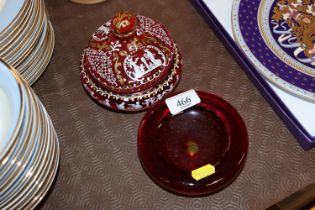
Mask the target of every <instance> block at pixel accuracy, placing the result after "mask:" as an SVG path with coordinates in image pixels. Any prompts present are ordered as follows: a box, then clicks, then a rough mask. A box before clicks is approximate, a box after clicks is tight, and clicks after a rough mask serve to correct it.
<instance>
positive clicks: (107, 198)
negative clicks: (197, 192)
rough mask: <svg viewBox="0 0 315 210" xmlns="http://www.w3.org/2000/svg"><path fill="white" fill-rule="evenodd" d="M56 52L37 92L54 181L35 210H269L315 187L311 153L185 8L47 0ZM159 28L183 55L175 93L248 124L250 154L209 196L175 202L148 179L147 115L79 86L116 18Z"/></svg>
mask: <svg viewBox="0 0 315 210" xmlns="http://www.w3.org/2000/svg"><path fill="white" fill-rule="evenodd" d="M46 6H47V8H48V11H49V15H50V19H51V21H52V24H53V27H54V30H55V36H56V45H55V51H54V54H53V57H52V60H51V63H50V65H49V66H48V68H47V70H46V72H45V73H44V74H43V75H42V77H41V78H40V79H39V80H38V81H37V82H36V83H35V85H34V86H33V88H34V90H35V92H36V93H37V94H38V96H39V98H40V99H41V100H42V102H43V104H44V105H45V107H46V109H47V111H48V112H49V114H50V116H51V119H52V121H53V123H54V126H55V128H56V131H57V133H58V136H59V141H60V148H61V161H60V167H59V171H58V174H57V177H56V181H55V183H54V185H53V186H52V188H51V190H50V191H49V192H48V194H47V195H46V197H45V199H44V200H43V202H41V204H40V206H39V209H76V210H80V209H220V210H221V209H264V208H266V207H268V206H270V205H272V204H273V203H275V202H277V201H279V200H281V199H283V198H285V197H286V196H288V195H290V194H291V193H293V192H295V191H297V190H299V189H301V188H303V187H304V186H306V185H308V184H310V183H312V182H314V177H315V150H314V149H313V150H310V151H307V152H305V151H303V149H302V148H301V147H300V146H299V145H298V143H297V141H296V139H295V138H294V137H293V136H292V134H291V133H290V132H289V131H288V129H287V128H286V127H285V125H284V124H283V122H282V121H281V120H280V119H279V118H278V116H277V114H276V113H275V112H274V111H273V110H272V109H271V107H270V106H269V104H268V103H267V102H266V101H265V99H264V98H263V97H262V96H261V94H260V93H259V91H258V90H257V89H256V88H255V86H254V85H253V84H252V83H251V81H249V79H248V77H247V76H246V74H245V73H244V72H243V71H242V69H241V68H240V67H239V66H238V65H237V63H236V62H235V61H234V60H233V58H232V57H231V56H230V54H229V53H228V52H227V50H226V49H225V48H224V46H223V45H222V43H221V42H220V41H219V40H218V38H217V37H216V36H215V35H214V33H213V32H212V30H211V29H210V28H209V27H208V25H207V24H206V22H205V21H204V20H203V19H202V17H201V16H200V15H199V14H198V12H197V11H196V9H195V8H194V7H193V6H192V4H191V2H189V1H188V0H180V1H179V0H143V1H139V0H128V1H127V0H108V1H106V2H104V3H100V4H96V5H79V4H74V3H71V2H70V1H69V0H58V1H55V0H46ZM120 11H129V12H131V13H134V14H141V15H146V16H149V17H151V18H153V19H156V20H158V21H160V22H161V23H163V24H164V25H165V26H166V27H167V28H168V30H169V31H170V32H171V35H172V37H173V38H174V39H175V41H176V42H177V44H178V46H179V48H180V50H181V52H182V56H183V76H182V79H181V81H180V83H179V86H178V87H177V90H188V89H191V88H194V89H198V90H203V91H208V92H211V93H214V94H217V95H219V96H221V97H222V98H224V99H225V100H227V101H228V102H230V103H231V104H232V105H233V106H234V107H235V108H236V109H237V110H238V111H239V113H240V114H241V116H242V117H243V119H244V121H245V123H246V125H247V129H248V133H249V152H248V158H247V161H246V165H245V168H244V170H243V171H242V173H241V174H240V176H239V177H238V178H237V179H236V180H235V181H234V182H233V183H232V184H231V185H230V186H228V187H226V188H225V189H223V190H222V191H220V192H218V193H215V194H212V195H209V196H204V197H197V198H191V197H183V196H178V195H174V194H172V193H170V192H168V191H165V190H164V189H162V188H160V187H159V186H157V185H156V184H155V183H154V182H153V181H152V180H151V179H150V178H149V177H148V176H147V174H146V173H145V172H144V170H143V168H142V167H141V164H140V161H139V159H138V155H137V130H138V127H139V123H140V121H141V118H142V117H143V115H144V112H140V113H136V114H123V113H116V112H112V111H109V110H107V109H105V108H103V107H101V106H100V105H97V104H96V103H94V101H93V100H92V99H91V98H90V97H89V96H88V95H87V94H86V92H85V90H84V89H83V87H82V86H81V83H80V79H79V71H80V68H79V66H80V59H81V54H82V50H83V48H84V47H86V46H87V43H88V41H89V39H90V37H91V34H92V33H93V32H94V31H95V30H96V28H97V27H99V26H100V25H101V24H103V23H105V22H106V21H107V20H109V19H110V18H111V17H112V16H113V15H115V13H116V12H120Z"/></svg>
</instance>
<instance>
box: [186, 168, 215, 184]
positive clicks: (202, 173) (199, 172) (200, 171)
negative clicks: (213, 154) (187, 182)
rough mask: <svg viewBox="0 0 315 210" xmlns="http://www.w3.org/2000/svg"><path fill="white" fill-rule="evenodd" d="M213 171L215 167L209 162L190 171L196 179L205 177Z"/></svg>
mask: <svg viewBox="0 0 315 210" xmlns="http://www.w3.org/2000/svg"><path fill="white" fill-rule="evenodd" d="M214 173H215V167H214V166H213V165H211V164H207V165H204V166H202V167H200V168H197V169H195V170H192V171H191V176H192V178H194V179H195V180H196V181H199V180H200V179H203V178H206V177H208V176H210V175H212V174H214Z"/></svg>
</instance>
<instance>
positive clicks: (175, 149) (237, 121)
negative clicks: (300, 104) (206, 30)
mask: <svg viewBox="0 0 315 210" xmlns="http://www.w3.org/2000/svg"><path fill="white" fill-rule="evenodd" d="M197 93H198V95H199V97H200V98H201V103H199V104H197V105H196V106H194V107H191V108H189V109H187V110H185V111H184V112H182V113H180V114H177V115H174V116H172V115H171V113H170V111H169V109H168V108H167V106H166V104H165V102H164V101H161V102H160V103H158V104H157V105H156V106H154V107H153V108H152V109H151V110H149V111H148V112H147V113H146V115H145V116H144V118H143V120H142V122H141V125H140V128H139V132H138V154H139V159H140V161H141V163H142V166H143V167H144V169H145V170H146V172H147V173H148V175H149V176H150V177H151V178H152V179H153V180H154V181H155V182H156V183H157V184H158V185H160V186H162V187H164V188H166V189H167V190H169V191H171V192H174V193H177V194H182V195H191V196H197V195H205V194H210V193H213V192H215V191H218V190H220V189H222V188H224V187H225V186H227V185H229V184H230V183H231V182H232V181H233V180H234V179H235V178H236V177H237V176H238V174H239V173H240V172H241V170H242V168H243V166H244V164H245V160H246V156H247V151H248V135H247V130H246V127H245V124H244V122H243V120H242V118H241V116H240V115H239V113H238V112H237V111H236V110H235V109H234V108H233V107H232V106H231V105H230V104H229V103H228V102H226V101H224V100H223V99H221V98H219V97H218V96H215V95H213V94H210V93H205V92H201V91H197ZM207 164H211V165H213V166H215V169H216V172H215V173H214V174H212V175H210V176H208V177H205V178H203V179H201V180H199V181H196V180H195V179H193V177H192V175H191V171H192V170H195V169H198V168H200V167H202V166H204V165H207Z"/></svg>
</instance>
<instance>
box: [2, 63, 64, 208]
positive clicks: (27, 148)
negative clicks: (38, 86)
mask: <svg viewBox="0 0 315 210" xmlns="http://www.w3.org/2000/svg"><path fill="white" fill-rule="evenodd" d="M58 163H59V144H58V138H57V135H56V131H55V129H54V127H53V125H52V123H51V120H50V117H49V115H48V114H47V112H46V110H45V108H44V107H43V105H42V103H41V102H40V100H39V99H38V97H37V96H36V95H35V94H34V92H33V91H32V89H31V88H30V87H29V85H28V84H27V82H26V81H25V80H24V79H23V78H22V77H21V76H20V75H19V74H18V73H17V71H15V70H14V69H13V68H11V67H9V65H7V64H6V63H4V62H3V61H2V60H0V209H22V208H23V209H32V208H34V207H35V206H36V205H37V204H38V203H39V201H41V199H42V198H43V196H44V195H45V194H46V192H47V191H48V189H49V187H50V185H51V184H52V182H53V180H54V177H55V175H56V171H57V167H58Z"/></svg>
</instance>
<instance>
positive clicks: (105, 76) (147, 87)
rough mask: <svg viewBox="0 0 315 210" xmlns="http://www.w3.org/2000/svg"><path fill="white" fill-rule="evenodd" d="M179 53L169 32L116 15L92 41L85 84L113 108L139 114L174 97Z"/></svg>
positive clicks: (84, 71) (83, 66) (84, 67)
mask: <svg viewBox="0 0 315 210" xmlns="http://www.w3.org/2000/svg"><path fill="white" fill-rule="evenodd" d="M181 65H182V64H181V56H180V52H179V50H178V48H177V46H176V44H175V42H174V40H173V39H172V38H171V37H170V34H169V32H168V31H167V30H166V29H165V27H164V26H163V25H162V24H160V23H158V22H156V21H154V20H152V19H151V18H148V17H144V16H140V15H137V16H133V15H131V14H129V13H126V12H123V13H118V14H117V15H116V16H115V17H114V18H113V19H112V20H110V21H108V22H107V23H105V24H104V25H102V26H101V27H99V28H98V29H97V30H96V32H95V33H94V34H93V35H92V39H91V40H90V42H89V45H88V47H87V48H85V49H84V52H83V55H82V60H81V81H82V83H83V86H84V87H85V89H86V90H87V92H88V93H89V94H90V95H91V97H92V98H93V99H94V100H96V101H97V102H99V103H100V104H103V105H105V106H107V107H109V108H112V109H116V110H124V111H139V110H143V109H146V108H148V107H150V106H152V105H153V104H154V103H156V102H157V101H159V100H161V99H162V98H163V97H164V96H166V95H167V94H168V93H170V92H171V91H173V89H174V87H175V86H176V85H177V83H178V82H179V78H180V75H181V69H182V68H181Z"/></svg>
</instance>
